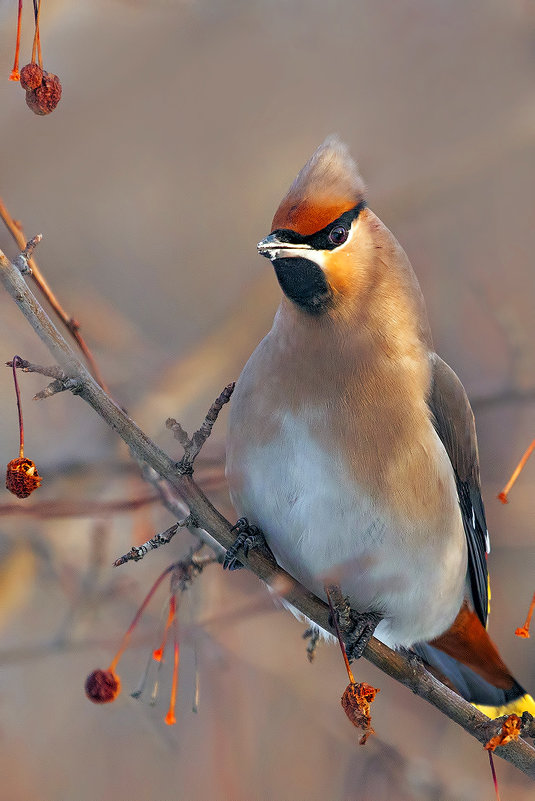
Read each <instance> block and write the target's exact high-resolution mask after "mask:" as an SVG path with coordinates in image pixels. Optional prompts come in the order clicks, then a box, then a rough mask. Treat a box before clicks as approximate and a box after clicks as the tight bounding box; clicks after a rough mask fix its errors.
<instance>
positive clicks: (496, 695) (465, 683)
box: [412, 643, 535, 718]
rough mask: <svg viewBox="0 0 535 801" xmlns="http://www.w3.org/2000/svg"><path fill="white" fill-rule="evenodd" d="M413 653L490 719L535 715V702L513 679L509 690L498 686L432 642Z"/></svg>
mask: <svg viewBox="0 0 535 801" xmlns="http://www.w3.org/2000/svg"><path fill="white" fill-rule="evenodd" d="M412 650H413V651H415V653H417V654H418V656H420V657H421V658H422V659H423V660H424V662H426V663H427V664H428V665H429V666H430V667H431V668H432V669H433V672H436V673H437V675H438V676H439V677H444V678H445V679H446V680H447V684H449V685H450V686H453V688H454V689H455V690H457V692H458V693H459V695H462V697H463V698H465V699H466V700H467V701H470V703H471V704H474V706H476V707H477V708H478V709H479V710H481V712H483V713H484V714H485V715H487V716H488V717H489V718H497V717H500V716H501V715H510V714H512V713H515V714H517V715H519V716H521V715H522V713H523V712H526V711H527V712H530V713H531V714H532V715H535V701H534V700H533V698H532V697H531V695H529V694H528V693H526V691H525V690H524V688H523V687H521V685H520V684H519V683H518V682H517V681H515V680H513V684H512V686H511V687H509V688H507V689H502V688H501V687H495V686H494V685H493V684H491V683H490V682H489V681H486V679H484V678H482V677H481V676H480V675H478V673H476V672H475V670H472V668H470V667H467V666H466V665H463V664H462V662H460V661H459V660H458V659H455V658H454V657H453V656H450V655H449V654H446V653H444V652H443V651H439V650H438V648H434V647H433V646H432V645H430V644H429V643H418V644H417V645H414V646H413V648H412Z"/></svg>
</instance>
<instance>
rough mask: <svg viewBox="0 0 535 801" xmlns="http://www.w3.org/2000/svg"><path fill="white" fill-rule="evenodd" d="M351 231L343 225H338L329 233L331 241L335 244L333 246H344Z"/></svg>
mask: <svg viewBox="0 0 535 801" xmlns="http://www.w3.org/2000/svg"><path fill="white" fill-rule="evenodd" d="M348 234H349V231H348V230H347V228H346V227H345V226H343V225H337V226H336V227H335V228H333V229H332V230H331V231H329V241H330V242H332V243H333V245H343V243H344V242H345V241H346V239H347V237H348Z"/></svg>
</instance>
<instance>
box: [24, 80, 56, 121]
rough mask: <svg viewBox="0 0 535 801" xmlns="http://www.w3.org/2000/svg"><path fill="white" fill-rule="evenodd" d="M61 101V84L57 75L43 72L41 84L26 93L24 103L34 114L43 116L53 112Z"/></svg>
mask: <svg viewBox="0 0 535 801" xmlns="http://www.w3.org/2000/svg"><path fill="white" fill-rule="evenodd" d="M60 100H61V83H60V80H59V78H58V76H57V75H53V74H52V73H51V72H46V70H43V82H42V83H41V85H40V86H38V87H37V88H36V89H31V90H30V91H28V92H26V103H27V105H28V106H29V108H31V110H32V111H33V113H34V114H39V115H40V116H44V115H45V114H50V112H51V111H54V109H55V108H56V106H57V105H58V103H59V101H60Z"/></svg>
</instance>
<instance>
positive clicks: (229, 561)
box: [223, 517, 273, 570]
mask: <svg viewBox="0 0 535 801" xmlns="http://www.w3.org/2000/svg"><path fill="white" fill-rule="evenodd" d="M231 530H232V531H237V532H238V536H237V537H236V539H235V540H234V543H233V545H231V546H230V548H229V549H228V551H227V553H226V554H225V559H224V561H223V570H241V568H242V567H243V564H242V563H241V562H240V560H239V559H238V551H239V550H240V549H241V550H242V551H243V553H244V555H245V556H248V555H249V551H251V550H254V549H255V548H262V549H265V550H266V551H269V553H270V554H271V551H270V550H269V548H268V545H267V543H266V539H265V537H264V535H263V534H262V532H261V531H260V529H259V528H258V526H252V525H251V524H250V523H249V521H248V520H247V518H246V517H240V519H239V520H238V521H237V523H236V525H234V526H232V529H231ZM271 555H272V556H273V554H271Z"/></svg>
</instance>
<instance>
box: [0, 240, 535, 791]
mask: <svg viewBox="0 0 535 801" xmlns="http://www.w3.org/2000/svg"><path fill="white" fill-rule="evenodd" d="M0 278H1V280H2V283H3V285H4V286H5V288H6V290H7V291H8V293H9V294H10V295H11V297H12V298H13V299H14V301H15V302H16V303H17V305H18V307H19V308H20V310H21V311H22V313H23V314H24V316H25V317H26V319H27V320H28V322H29V323H30V324H31V325H32V327H33V328H34V330H35V331H36V332H37V334H38V335H39V337H40V338H41V340H42V341H43V342H44V344H45V345H46V346H47V347H48V349H49V350H50V352H51V354H52V356H53V357H54V358H55V359H56V360H57V361H58V362H59V364H60V366H61V367H62V369H63V370H64V371H65V374H66V375H67V377H69V378H72V379H75V380H76V382H77V390H76V393H77V395H79V396H80V397H81V398H83V399H84V400H85V401H86V402H87V403H89V405H90V406H91V407H92V408H93V409H94V410H95V411H96V412H97V413H98V414H99V415H100V416H101V417H102V418H103V420H105V421H106V422H107V423H108V425H110V426H111V427H112V428H113V429H115V431H117V433H118V434H119V436H120V437H121V438H122V439H123V440H124V441H125V442H126V444H127V445H128V446H129V447H130V450H131V451H132V453H133V454H134V455H135V456H136V458H138V459H140V460H142V461H144V462H146V463H147V464H149V465H150V466H151V467H152V468H153V469H154V470H155V471H156V472H157V473H158V475H159V476H161V477H162V478H164V479H165V480H166V481H167V482H168V483H169V485H170V487H171V489H172V490H173V492H176V493H177V495H178V496H180V498H181V499H182V500H183V501H184V503H185V504H186V505H187V506H188V508H189V510H190V514H192V515H193V517H194V519H195V520H196V522H197V523H198V525H199V526H200V527H202V528H203V529H205V530H206V531H207V532H208V533H209V535H210V536H211V537H213V538H214V539H215V540H217V542H218V543H219V545H220V546H221V547H223V548H229V547H230V546H231V545H232V544H233V542H234V538H235V537H234V533H233V532H232V530H231V525H230V523H229V522H228V520H226V519H225V518H224V517H223V516H222V515H221V514H220V513H219V512H218V511H217V509H215V507H214V506H212V504H211V503H210V501H209V500H208V499H207V498H206V496H205V495H204V494H203V493H202V492H201V490H200V489H199V487H198V486H197V485H196V484H195V482H194V480H193V478H192V476H191V475H190V474H188V473H185V472H184V468H183V466H182V465H181V464H180V462H178V463H177V462H175V461H174V460H173V459H171V458H170V457H169V456H168V455H167V454H166V453H164V451H163V450H161V448H159V447H158V446H157V445H156V444H155V443H154V442H152V440H150V439H149V437H147V435H146V434H145V433H144V432H143V431H142V430H141V429H140V428H139V427H138V426H137V425H136V424H135V423H134V421H133V420H131V419H130V418H129V417H128V416H127V415H126V414H125V413H124V411H123V410H122V409H120V408H119V406H117V404H116V403H115V402H114V401H113V400H112V399H111V398H110V397H109V396H108V395H107V394H106V393H105V392H104V391H103V389H102V388H101V387H100V386H99V385H98V384H97V382H96V381H95V380H94V378H93V377H92V376H91V375H90V373H89V371H88V370H87V369H86V368H85V367H84V365H83V364H82V363H81V362H80V360H79V359H78V358H77V357H76V355H75V354H74V352H73V351H72V349H71V348H70V347H69V345H68V344H67V342H66V341H65V339H64V338H63V337H62V336H61V334H60V333H59V332H58V330H57V328H56V327H55V326H54V324H53V323H52V322H51V320H50V318H49V317H48V315H47V314H46V313H45V312H44V310H43V309H42V307H41V306H40V305H39V303H38V302H37V300H36V298H35V297H34V296H33V294H32V293H31V292H30V290H29V289H28V287H27V286H26V283H25V281H24V280H23V278H22V276H21V274H20V272H19V271H18V269H17V268H16V267H15V266H14V265H12V264H11V263H10V262H9V260H8V259H7V258H6V257H5V255H4V254H3V253H2V252H1V251H0ZM240 561H241V562H243V563H244V564H245V565H247V567H248V568H249V569H250V570H252V571H253V572H254V573H255V574H256V575H257V576H258V577H259V578H261V579H262V580H263V581H265V582H266V583H267V584H269V585H270V586H271V587H273V588H274V589H275V590H277V591H278V592H279V593H280V595H282V596H283V597H284V598H285V600H287V601H288V602H290V603H291V604H292V605H293V606H295V607H296V608H297V609H298V610H299V611H300V612H302V613H303V614H304V615H306V616H307V617H308V618H310V619H311V620H313V621H314V622H315V623H316V624H317V625H318V626H320V627H321V628H323V629H326V630H330V629H331V627H330V625H329V608H328V606H327V604H325V603H324V602H323V601H321V600H320V599H319V598H317V597H316V596H314V595H313V594H312V593H311V592H309V591H308V590H307V589H306V588H304V587H302V586H301V585H300V584H299V583H298V582H296V581H295V580H294V579H293V578H292V577H291V576H290V575H288V573H286V572H285V571H284V570H282V569H281V568H280V567H278V566H277V565H276V564H275V563H274V562H273V561H272V560H271V559H270V558H269V556H267V555H266V554H264V553H263V552H261V551H260V550H257V551H251V552H250V554H249V556H248V557H247V558H246V557H245V556H244V555H243V554H242V553H240ZM364 656H365V657H366V658H367V659H368V660H369V661H370V662H372V663H373V664H374V665H376V666H377V667H378V668H380V670H382V671H384V672H385V673H386V674H387V675H389V676H392V677H393V678H394V679H396V680H397V681H399V682H401V683H402V684H404V685H405V686H407V687H409V688H410V689H411V690H412V691H413V692H414V693H415V694H417V695H419V696H420V697H421V698H423V699H425V700H426V701H428V703H430V704H433V706H435V707H437V708H438V709H440V710H441V712H443V713H444V714H445V715H446V716H447V717H449V718H450V719H451V720H453V721H454V722H455V723H458V724H459V725H460V726H462V727H463V728H464V729H465V730H466V731H467V732H468V733H469V734H471V735H472V736H473V737H475V738H476V739H477V740H479V741H480V742H482V743H486V742H487V741H488V740H489V739H490V737H492V736H493V735H494V734H497V733H498V731H500V729H501V723H500V721H491V720H489V718H487V717H486V716H485V715H483V714H482V713H481V712H479V711H478V710H477V709H475V707H473V706H472V705H471V704H470V703H468V702H467V701H465V700H464V699H463V698H461V697H460V696H459V695H457V694H456V693H454V692H453V691H452V690H450V689H449V688H447V687H445V686H444V685H443V684H442V683H441V682H440V681H438V679H436V678H435V677H434V676H432V675H431V674H430V673H428V671H427V670H426V669H425V668H424V666H423V664H422V663H421V662H420V661H419V660H418V659H417V658H416V657H414V658H413V657H407V656H406V655H404V654H402V653H399V652H396V651H392V650H391V649H390V648H388V647H387V646H386V645H384V644H383V643H381V642H379V641H378V640H376V639H375V638H372V640H371V641H370V643H369V645H368V646H367V648H366V650H365V652H364ZM524 718H525V720H526V724H527V726H531V723H532V719H531V717H530V716H529V715H524ZM495 753H496V754H497V755H498V756H500V757H502V758H503V759H506V760H507V761H509V762H511V763H512V764H513V765H515V766H516V767H517V768H519V769H520V770H522V771H523V772H524V773H526V774H527V775H528V776H531V777H532V778H535V749H534V748H532V747H531V746H530V745H529V744H528V743H527V742H526V741H525V740H523V739H521V738H520V739H518V740H517V741H515V742H510V743H508V744H507V745H505V746H501V747H499V748H497V749H496V752H495Z"/></svg>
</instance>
